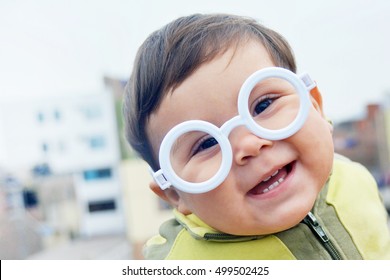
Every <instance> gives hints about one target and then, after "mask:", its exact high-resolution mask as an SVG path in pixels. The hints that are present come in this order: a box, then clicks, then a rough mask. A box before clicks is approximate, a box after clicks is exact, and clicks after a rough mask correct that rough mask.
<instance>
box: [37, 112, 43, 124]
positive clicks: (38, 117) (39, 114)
mask: <svg viewBox="0 0 390 280" xmlns="http://www.w3.org/2000/svg"><path fill="white" fill-rule="evenodd" d="M44 120H45V115H44V114H43V113H42V112H38V113H37V121H38V122H40V123H43V122H44Z"/></svg>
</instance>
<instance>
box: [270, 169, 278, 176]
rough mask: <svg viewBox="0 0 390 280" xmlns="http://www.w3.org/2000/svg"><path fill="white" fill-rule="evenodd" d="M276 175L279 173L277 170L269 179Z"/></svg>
mask: <svg viewBox="0 0 390 280" xmlns="http://www.w3.org/2000/svg"><path fill="white" fill-rule="evenodd" d="M278 173H279V169H278V170H276V171H275V173H274V174H272V175H271V177H273V176H275V175H276V174H278Z"/></svg>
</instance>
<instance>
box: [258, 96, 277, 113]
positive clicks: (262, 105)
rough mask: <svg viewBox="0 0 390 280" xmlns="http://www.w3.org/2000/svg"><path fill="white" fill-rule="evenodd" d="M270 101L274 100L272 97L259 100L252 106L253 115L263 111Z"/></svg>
mask: <svg viewBox="0 0 390 280" xmlns="http://www.w3.org/2000/svg"><path fill="white" fill-rule="evenodd" d="M272 102H274V99H272V98H267V99H263V100H261V101H259V102H258V103H257V104H256V106H255V108H254V116H257V115H259V114H261V113H262V112H263V111H265V110H266V109H267V108H268V107H269V106H270V105H271V104H272Z"/></svg>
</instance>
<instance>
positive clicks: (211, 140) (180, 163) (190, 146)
mask: <svg viewBox="0 0 390 280" xmlns="http://www.w3.org/2000/svg"><path fill="white" fill-rule="evenodd" d="M170 161H171V165H172V168H173V170H174V172H175V173H176V175H177V176H179V177H180V178H181V179H183V180H184V181H187V182H190V183H202V182H205V181H207V180H209V179H211V178H212V177H213V176H214V175H215V174H217V172H218V169H219V168H220V166H221V162H222V152H221V147H220V145H219V143H218V141H217V139H216V137H214V136H212V135H211V134H208V133H206V132H203V131H189V132H186V133H183V134H182V135H180V136H179V137H177V139H176V140H175V141H174V142H173V145H172V148H171V152H170Z"/></svg>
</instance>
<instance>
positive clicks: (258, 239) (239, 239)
mask: <svg viewBox="0 0 390 280" xmlns="http://www.w3.org/2000/svg"><path fill="white" fill-rule="evenodd" d="M174 215H175V219H172V220H169V221H167V222H165V223H164V224H163V225H162V226H161V227H160V235H158V236H156V237H154V238H152V239H151V240H149V241H148V242H147V244H146V246H145V248H144V255H145V258H146V259H191V260H195V259H237V260H238V259H240V260H245V259H251V260H255V259H268V260H275V259H285V260H286V259H306V260H307V259H317V260H325V259H387V260H390V234H389V227H388V224H387V212H386V210H385V208H384V206H383V203H382V200H381V198H380V196H379V193H378V188H377V185H376V183H375V181H374V179H373V178H372V176H371V175H370V174H369V172H368V171H367V170H366V169H365V168H364V167H363V166H362V165H360V164H358V163H354V162H351V161H349V160H346V159H344V158H343V159H341V158H340V157H336V159H335V161H334V165H333V171H332V175H331V176H330V178H329V180H328V182H327V184H326V185H325V186H324V188H323V189H322V191H321V192H320V194H319V195H318V198H317V200H316V202H315V205H314V207H313V209H312V211H311V212H310V213H309V214H308V216H307V217H306V218H305V219H304V220H303V221H302V222H301V223H300V224H298V225H297V226H295V227H293V228H291V229H289V230H286V231H283V232H279V233H275V234H271V235H262V236H235V235H230V234H225V233H222V232H218V231H216V230H214V229H212V228H211V227H209V226H208V225H206V224H205V223H204V222H202V221H201V220H200V219H199V218H198V217H197V216H195V215H194V214H191V215H187V216H184V215H182V214H180V213H178V212H177V211H174ZM238 226H239V225H238Z"/></svg>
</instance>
